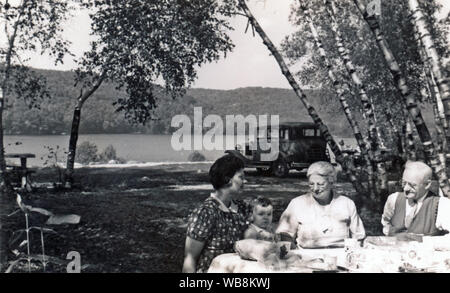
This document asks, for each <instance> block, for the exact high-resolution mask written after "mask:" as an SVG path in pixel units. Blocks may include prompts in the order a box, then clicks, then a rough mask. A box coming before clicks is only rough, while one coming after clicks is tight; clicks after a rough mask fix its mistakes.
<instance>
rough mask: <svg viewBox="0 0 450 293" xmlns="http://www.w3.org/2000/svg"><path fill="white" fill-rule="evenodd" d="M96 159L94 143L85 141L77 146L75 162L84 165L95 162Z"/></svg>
mask: <svg viewBox="0 0 450 293" xmlns="http://www.w3.org/2000/svg"><path fill="white" fill-rule="evenodd" d="M97 159H98V156H97V146H96V145H95V144H94V143H91V142H89V141H85V142H83V143H81V144H80V145H79V146H78V148H77V152H76V155H75V162H78V163H81V164H84V165H86V164H89V163H90V162H96V161H97Z"/></svg>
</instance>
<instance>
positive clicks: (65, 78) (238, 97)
mask: <svg viewBox="0 0 450 293" xmlns="http://www.w3.org/2000/svg"><path fill="white" fill-rule="evenodd" d="M36 72H37V73H38V74H42V75H44V76H45V77H46V79H47V85H48V88H49V91H50V94H51V99H48V100H43V101H40V103H39V108H31V109H30V108H29V107H28V105H27V103H26V102H25V101H23V100H22V99H20V98H19V99H13V100H10V101H8V108H7V110H6V113H5V114H6V115H5V118H4V119H5V120H4V123H5V132H6V134H61V133H69V132H70V123H71V119H72V114H73V107H74V105H75V100H76V98H77V97H78V95H79V92H78V91H77V89H76V88H75V87H74V84H73V79H72V75H73V73H72V72H67V71H53V70H36ZM306 94H307V96H308V98H309V99H310V101H311V102H312V104H313V105H314V106H315V107H316V109H317V110H318V112H319V113H320V115H321V116H322V117H323V119H324V120H325V122H326V123H327V124H328V126H329V128H330V130H331V132H332V133H333V134H335V135H339V136H351V131H350V129H349V126H348V123H347V121H346V119H345V117H344V115H343V114H342V113H341V112H342V111H341V109H340V104H339V103H338V102H337V101H336V99H335V97H334V96H333V95H332V94H331V93H329V92H325V91H323V90H307V91H306ZM95 96H96V97H95V98H93V99H90V100H88V101H87V103H86V106H85V107H84V108H83V110H82V114H81V115H82V117H81V127H80V132H81V133H85V134H86V133H149V134H150V133H151V134H164V133H171V131H173V130H174V129H171V127H170V123H171V120H172V117H173V116H175V115H177V114H186V115H188V116H189V117H191V119H192V120H191V121H193V113H194V107H202V110H203V117H204V116H206V115H207V114H217V115H220V116H221V117H223V119H224V121H225V115H238V114H241V115H244V116H246V115H249V114H253V115H262V114H268V115H280V121H311V119H310V118H309V116H308V114H307V112H306V110H305V109H304V107H303V105H302V104H301V103H300V101H299V100H298V98H297V97H296V96H295V94H294V93H293V91H292V90H290V89H277V88H262V87H249V88H239V89H234V90H213V89H190V90H188V91H187V93H186V96H184V97H179V98H177V99H175V100H173V99H172V98H171V97H169V96H168V95H164V94H160V95H159V103H158V108H157V109H156V110H155V113H154V118H155V120H153V121H151V122H149V123H148V124H147V125H132V124H131V123H129V122H128V121H127V120H126V119H125V118H124V115H123V113H118V112H116V111H115V107H114V106H113V102H114V101H116V100H117V98H118V97H119V96H120V92H118V91H117V90H115V87H114V85H112V84H105V85H103V86H101V87H100V88H99V90H98V91H97V92H96V93H95ZM430 118H431V116H430Z"/></svg>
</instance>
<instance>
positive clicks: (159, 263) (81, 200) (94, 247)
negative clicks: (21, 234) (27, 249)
mask: <svg viewBox="0 0 450 293" xmlns="http://www.w3.org/2000/svg"><path fill="white" fill-rule="evenodd" d="M209 167H210V165H209V164H183V165H181V164H180V165H164V166H157V167H147V168H136V167H135V168H83V169H77V170H76V177H75V181H76V182H78V184H79V185H78V186H77V187H76V188H75V189H74V190H72V191H70V192H68V191H62V190H60V191H58V190H52V189H47V188H39V189H37V190H36V191H34V192H33V193H30V194H24V195H23V196H24V200H25V201H26V203H27V204H30V205H32V206H35V207H40V208H45V209H48V210H50V211H52V212H53V213H57V214H59V213H60V214H78V215H80V216H81V222H80V223H79V224H77V225H63V226H54V227H51V228H53V229H54V230H55V231H56V232H57V233H58V234H56V235H54V234H47V235H46V236H45V251H46V254H47V255H50V256H53V257H56V258H58V259H61V260H65V259H66V256H67V254H68V252H70V251H77V252H79V253H80V255H81V265H82V267H81V268H82V269H81V271H82V272H124V273H135V272H146V273H157V272H163V273H166V272H168V273H171V272H180V271H181V267H182V262H183V249H184V240H185V232H186V223H187V217H188V215H189V213H190V212H191V211H192V210H193V209H194V208H195V207H196V206H198V205H199V204H200V203H201V202H202V201H203V200H204V199H205V198H207V197H208V196H209V194H210V192H211V190H210V185H209V184H208V173H207V172H208V170H209ZM56 178H57V176H56V173H55V171H54V170H51V169H47V170H38V172H37V173H36V175H35V176H34V181H35V182H51V181H52V180H53V181H54V180H56ZM246 180H247V181H248V182H247V183H246V186H245V189H244V191H243V192H242V195H241V196H242V198H243V199H246V200H248V199H251V198H253V197H255V196H257V195H262V196H266V197H268V198H270V199H271V200H272V201H273V203H274V207H275V212H274V221H278V219H279V217H280V215H281V213H282V211H283V210H284V209H285V208H286V206H287V204H288V203H289V201H290V200H291V199H292V198H294V197H295V196H298V195H300V194H302V193H304V192H305V191H306V190H307V188H308V186H307V180H306V178H305V175H304V174H301V173H298V172H297V173H292V174H290V175H289V177H288V178H284V179H279V178H275V177H267V176H260V175H257V174H256V172H254V171H251V170H250V171H248V172H246ZM352 191H353V188H352V187H351V185H350V184H349V183H342V182H340V183H338V184H337V192H338V193H340V194H346V195H349V196H350V197H353V196H354V194H352ZM359 213H360V215H361V217H362V219H363V222H364V225H365V227H366V231H367V234H368V235H380V233H381V225H380V223H379V222H380V215H379V214H376V213H373V212H370V211H367V210H362V211H359ZM45 221H46V217H45V216H41V215H34V216H33V217H32V218H31V219H30V225H35V226H45V225H44V223H45ZM7 223H8V233H9V234H8V235H9V236H11V235H12V234H11V233H12V231H15V230H19V229H23V228H24V227H25V220H24V216H23V214H21V213H16V214H14V215H13V216H10V217H8V219H7ZM33 233H34V234H33ZM33 233H32V234H31V240H30V243H31V244H32V247H31V249H32V251H31V253H36V254H38V253H39V252H40V251H41V246H40V236H39V234H38V233H36V232H33ZM11 248H14V247H11ZM21 249H22V251H23V250H24V247H22V248H21ZM14 258H15V256H14V255H13V254H10V256H9V259H14ZM21 270H24V267H23V266H22V267H17V268H16V269H15V271H21ZM36 271H42V270H41V269H40V268H36ZM47 271H48V272H65V271H66V264H64V263H61V264H50V265H49V267H47Z"/></svg>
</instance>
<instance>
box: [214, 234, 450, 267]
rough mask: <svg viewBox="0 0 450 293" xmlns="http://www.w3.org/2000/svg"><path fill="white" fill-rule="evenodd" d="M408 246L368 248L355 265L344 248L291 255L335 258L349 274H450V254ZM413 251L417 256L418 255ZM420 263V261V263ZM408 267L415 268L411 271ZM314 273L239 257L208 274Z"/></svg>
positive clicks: (225, 258) (220, 259)
mask: <svg viewBox="0 0 450 293" xmlns="http://www.w3.org/2000/svg"><path fill="white" fill-rule="evenodd" d="M436 239H438V238H436ZM408 245H409V246H408ZM408 245H406V246H404V245H403V246H402V245H398V244H396V245H393V246H379V247H377V246H374V245H367V246H366V247H364V248H361V249H360V250H357V251H356V253H355V255H356V256H355V258H354V259H353V261H354V263H353V264H352V265H349V263H348V255H347V253H346V252H345V249H344V248H327V249H296V250H291V253H293V254H300V255H302V256H309V257H313V258H326V257H327V256H328V257H335V258H336V265H337V266H338V267H343V268H346V269H347V270H348V271H349V272H357V273H395V272H402V271H405V268H406V271H408V270H410V271H413V272H442V273H450V251H448V250H446V251H442V250H434V249H431V250H428V251H425V252H423V251H421V247H419V246H417V247H415V246H414V245H413V244H408ZM411 245H412V246H411ZM417 245H421V244H417ZM411 251H415V252H417V255H415V253H414V252H413V253H411ZM420 259H422V262H421V261H420ZM417 260H419V261H418V262H417ZM424 263H425V264H424ZM409 264H413V265H414V266H413V267H410V266H409ZM313 271H314V270H313V269H309V268H298V267H297V268H289V267H288V268H287V269H282V270H280V269H274V268H271V267H268V266H266V265H264V264H263V263H261V262H258V261H250V260H244V259H241V258H240V256H239V255H238V254H237V253H227V254H222V255H219V256H217V257H216V258H214V259H213V261H212V263H211V266H210V268H209V270H208V272H209V273H312V272H313Z"/></svg>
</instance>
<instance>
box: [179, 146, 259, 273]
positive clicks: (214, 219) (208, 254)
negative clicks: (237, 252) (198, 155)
mask: <svg viewBox="0 0 450 293" xmlns="http://www.w3.org/2000/svg"><path fill="white" fill-rule="evenodd" d="M209 178H210V182H211V184H212V185H213V187H214V192H212V193H211V196H209V197H208V198H207V199H206V200H205V201H204V202H203V203H202V204H201V205H200V206H199V207H198V208H197V209H195V210H194V211H193V212H192V214H191V215H190V217H189V222H188V228H187V235H186V243H185V257H184V262H183V272H185V273H193V272H198V273H204V272H207V270H208V268H209V265H210V264H211V261H212V260H213V258H214V257H216V256H217V255H219V254H223V253H230V252H233V246H234V243H235V242H236V241H238V240H240V239H242V238H243V235H244V231H245V230H246V229H247V227H248V225H249V221H248V218H249V215H250V211H251V209H250V206H249V205H248V204H246V203H245V202H244V201H242V200H236V199H234V197H235V196H236V195H238V194H239V193H240V191H241V190H242V187H243V186H244V163H243V162H242V160H240V159H238V158H236V157H235V156H232V155H230V154H228V155H225V156H223V157H221V158H219V159H218V160H217V161H216V162H214V164H213V165H212V166H211V169H210V170H209Z"/></svg>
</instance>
